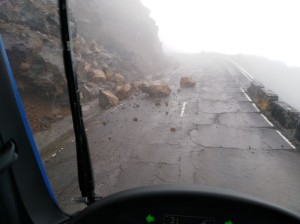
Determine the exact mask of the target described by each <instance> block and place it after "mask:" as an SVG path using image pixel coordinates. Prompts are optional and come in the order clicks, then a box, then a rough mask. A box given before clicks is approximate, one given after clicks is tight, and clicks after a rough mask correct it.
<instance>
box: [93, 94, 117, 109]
mask: <svg viewBox="0 0 300 224" xmlns="http://www.w3.org/2000/svg"><path fill="white" fill-rule="evenodd" d="M98 99H99V105H100V106H101V107H102V108H103V109H105V108H109V107H112V106H116V105H117V104H118V103H119V99H118V97H116V96H115V95H114V94H113V93H112V92H111V91H109V90H102V89H100V90H99V94H98Z"/></svg>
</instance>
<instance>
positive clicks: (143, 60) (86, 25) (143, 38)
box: [70, 0, 165, 80]
mask: <svg viewBox="0 0 300 224" xmlns="http://www.w3.org/2000/svg"><path fill="white" fill-rule="evenodd" d="M70 6H71V7H70V8H71V9H72V12H73V14H74V17H75V18H76V21H77V24H78V26H77V29H78V33H79V35H81V36H82V37H83V38H84V39H86V40H87V41H88V42H91V41H93V40H95V41H96V43H97V44H98V46H100V45H101V46H102V47H103V49H105V50H107V51H108V52H110V53H111V55H112V58H111V61H110V64H107V66H108V67H109V68H111V69H112V70H113V71H114V72H123V73H125V74H128V76H129V79H130V80H134V79H137V78H141V76H142V77H143V76H145V75H147V74H148V73H149V72H150V73H152V72H156V71H158V70H159V69H161V68H162V66H164V63H165V56H164V54H163V51H162V47H161V43H160V41H159V39H158V34H157V33H158V27H157V26H156V24H155V21H154V20H153V19H152V18H151V17H150V11H149V10H148V9H147V8H146V7H145V6H143V5H142V3H141V1H140V0H122V1H120V0H109V1H107V0H89V1H82V0H71V1H70ZM93 49H94V50H95V51H98V49H97V47H95V46H93V45H91V47H90V50H91V51H93Z"/></svg>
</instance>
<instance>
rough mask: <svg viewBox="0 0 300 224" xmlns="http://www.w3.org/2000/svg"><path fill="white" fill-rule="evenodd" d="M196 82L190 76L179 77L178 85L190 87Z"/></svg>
mask: <svg viewBox="0 0 300 224" xmlns="http://www.w3.org/2000/svg"><path fill="white" fill-rule="evenodd" d="M195 85H196V82H195V81H194V80H193V79H192V77H188V76H185V77H181V79H180V86H181V87H184V88H190V87H195Z"/></svg>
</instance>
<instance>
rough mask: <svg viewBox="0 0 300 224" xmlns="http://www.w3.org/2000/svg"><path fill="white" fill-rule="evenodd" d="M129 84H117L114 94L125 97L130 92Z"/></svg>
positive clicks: (121, 97) (121, 98) (120, 97)
mask: <svg viewBox="0 0 300 224" xmlns="http://www.w3.org/2000/svg"><path fill="white" fill-rule="evenodd" d="M131 90H132V88H131V85H130V84H129V83H127V84H124V85H123V86H117V88H116V96H117V97H118V98H119V99H120V100H123V99H126V98H127V97H129V96H130V94H131Z"/></svg>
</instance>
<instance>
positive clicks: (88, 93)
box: [81, 82, 99, 100]
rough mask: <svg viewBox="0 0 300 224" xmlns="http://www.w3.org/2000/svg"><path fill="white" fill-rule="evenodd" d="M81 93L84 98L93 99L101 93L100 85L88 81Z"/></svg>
mask: <svg viewBox="0 0 300 224" xmlns="http://www.w3.org/2000/svg"><path fill="white" fill-rule="evenodd" d="M81 93H82V96H83V99H86V100H91V99H94V98H96V97H97V95H98V93H99V87H98V86H97V84H95V83H93V82H88V83H85V84H84V85H83V86H82V87H81Z"/></svg>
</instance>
